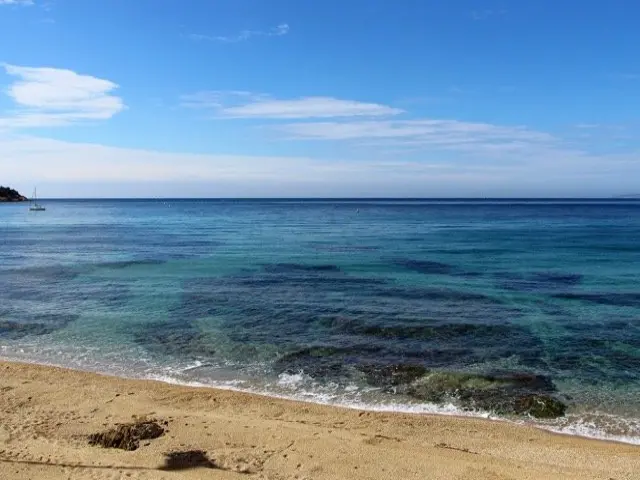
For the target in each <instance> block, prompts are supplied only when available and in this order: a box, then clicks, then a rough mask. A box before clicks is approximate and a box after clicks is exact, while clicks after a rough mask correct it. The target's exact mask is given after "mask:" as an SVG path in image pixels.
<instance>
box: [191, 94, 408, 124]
mask: <svg viewBox="0 0 640 480" xmlns="http://www.w3.org/2000/svg"><path fill="white" fill-rule="evenodd" d="M182 105H183V106H186V107H190V108H204V109H209V110H211V111H212V112H214V113H215V114H216V115H217V116H219V117H224V118H256V119H305V118H332V117H380V116H391V115H398V114H400V113H403V112H404V111H403V110H401V109H399V108H394V107H390V106H387V105H382V104H378V103H370V102H360V101H356V100H342V99H339V98H333V97H313V96H312V97H302V98H296V99H275V98H272V97H270V96H268V95H261V94H255V93H251V92H243V91H235V92H218V91H210V92H199V93H196V94H192V95H185V96H183V97H182Z"/></svg>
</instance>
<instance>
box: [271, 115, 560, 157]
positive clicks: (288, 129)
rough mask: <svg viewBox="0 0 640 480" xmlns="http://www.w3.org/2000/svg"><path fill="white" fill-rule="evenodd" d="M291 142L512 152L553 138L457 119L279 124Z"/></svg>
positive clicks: (527, 130)
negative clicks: (322, 141) (351, 142)
mask: <svg viewBox="0 0 640 480" xmlns="http://www.w3.org/2000/svg"><path fill="white" fill-rule="evenodd" d="M277 129H278V130H280V131H281V132H283V133H285V134H286V135H288V137H289V138H291V139H300V140H341V141H358V142H360V143H361V142H366V144H367V145H369V146H371V145H378V146H380V145H404V146H421V147H425V148H432V149H444V150H462V151H475V150H477V151H480V150H484V151H486V152H494V153H495V152H512V151H516V150H526V149H527V148H532V147H533V146H538V147H541V146H546V145H552V144H553V143H554V142H555V141H556V140H555V138H554V137H553V136H552V135H550V134H547V133H544V132H537V131H533V130H529V129H527V128H524V127H512V126H500V125H492V124H488V123H473V122H461V121H456V120H398V121H395V120H369V121H359V122H312V123H310V122H307V123H292V124H286V125H280V126H278V127H277Z"/></svg>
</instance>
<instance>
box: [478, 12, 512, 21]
mask: <svg viewBox="0 0 640 480" xmlns="http://www.w3.org/2000/svg"><path fill="white" fill-rule="evenodd" d="M506 13H507V11H506V10H473V11H472V12H471V13H470V15H471V18H472V19H473V20H476V21H479V20H487V19H489V18H491V17H497V16H501V15H506Z"/></svg>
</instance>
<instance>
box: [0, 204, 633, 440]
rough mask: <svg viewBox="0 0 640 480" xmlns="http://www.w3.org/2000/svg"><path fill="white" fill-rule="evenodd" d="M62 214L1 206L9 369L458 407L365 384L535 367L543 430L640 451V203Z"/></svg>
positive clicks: (155, 207)
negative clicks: (547, 394)
mask: <svg viewBox="0 0 640 480" xmlns="http://www.w3.org/2000/svg"><path fill="white" fill-rule="evenodd" d="M46 206H47V211H46V212H29V211H28V209H27V208H26V207H25V206H24V205H2V206H0V244H1V249H0V355H2V356H3V357H5V358H12V359H20V360H26V361H36V362H43V363H52V364H58V365H63V366H69V367H74V368H81V369H87V370H94V371H102V372H108V373H114V374H118V375H125V376H133V377H145V378H158V379H162V380H166V381H175V382H185V383H194V384H199V385H216V386H228V387H232V388H241V389H245V390H250V391H256V392H263V393H268V394H271V395H282V396H287V397H295V398H303V399H307V400H312V401H319V402H328V403H338V404H343V405H353V406H359V407H367V408H377V409H390V410H407V411H425V412H442V413H461V410H460V406H459V405H458V404H457V403H456V401H455V400H456V399H455V398H452V399H447V400H446V401H441V402H436V403H435V404H434V403H428V402H425V401H421V400H419V399H417V398H415V397H411V396H408V395H405V394H401V393H398V392H397V391H395V390H393V389H388V388H386V389H385V388H380V386H379V385H375V384H372V383H371V382H367V381H365V380H366V379H364V377H363V375H362V372H363V371H365V372H366V371H369V370H367V369H370V368H372V366H375V368H378V369H384V368H385V367H386V366H389V365H407V364H410V365H421V366H424V367H427V368H429V369H435V370H444V371H454V372H475V373H481V374H487V373H492V374H493V373H495V372H501V374H504V373H505V372H506V373H509V374H513V373H518V374H523V373H525V374H535V375H539V376H540V377H541V378H545V379H549V380H550V381H551V382H552V383H553V387H554V389H555V390H556V391H555V392H554V395H557V396H558V397H559V398H562V400H563V401H565V402H566V403H567V404H568V405H569V410H568V415H567V416H566V417H563V418H561V419H557V420H549V421H539V423H540V424H541V425H544V426H546V427H547V428H553V429H556V430H559V431H565V432H569V433H577V434H583V435H596V436H608V437H610V438H618V439H622V440H626V441H632V442H639V441H640V282H639V281H640V243H639V240H638V239H639V238H640V235H639V233H640V202H637V201H515V200H512V201H417V200H412V201H409V200H405V201H389V200H384V201H382V200H381V201H371V200H369V201H365V200H359V201H353V200H352V201H334V200H326V201H296V200H287V201H284V200H281V201H261V200H242V201H232V200H225V201H222V200H162V201H142V200H136V201H133V200H131V201H125V200H117V201H115V200H111V201H106V200H101V201H62V200H58V201H49V202H46ZM465 413H468V414H477V415H490V414H491V412H486V411H473V412H465Z"/></svg>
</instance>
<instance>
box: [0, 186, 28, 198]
mask: <svg viewBox="0 0 640 480" xmlns="http://www.w3.org/2000/svg"><path fill="white" fill-rule="evenodd" d="M26 200H28V199H27V197H25V196H23V195H20V194H19V193H18V192H17V191H16V190H14V189H13V188H9V187H2V186H0V202H25V201H26Z"/></svg>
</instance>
